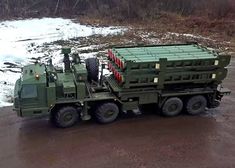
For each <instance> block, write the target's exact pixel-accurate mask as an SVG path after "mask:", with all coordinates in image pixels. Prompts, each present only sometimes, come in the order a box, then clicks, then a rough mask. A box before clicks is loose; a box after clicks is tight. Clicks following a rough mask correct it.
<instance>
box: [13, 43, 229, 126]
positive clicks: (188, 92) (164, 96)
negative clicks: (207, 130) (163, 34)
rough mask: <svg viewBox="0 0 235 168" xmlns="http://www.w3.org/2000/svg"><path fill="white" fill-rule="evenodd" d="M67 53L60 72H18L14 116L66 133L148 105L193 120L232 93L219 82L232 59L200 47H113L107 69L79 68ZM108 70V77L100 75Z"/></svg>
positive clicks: (41, 68) (91, 63)
mask: <svg viewBox="0 0 235 168" xmlns="http://www.w3.org/2000/svg"><path fill="white" fill-rule="evenodd" d="M70 52H71V50H70V48H63V49H62V54H64V69H58V68H55V67H54V66H53V65H52V62H50V63H48V65H45V64H40V63H35V64H31V65H27V66H25V67H23V68H22V75H21V78H20V79H18V80H17V82H16V84H15V91H14V94H15V95H14V110H15V111H16V112H17V114H18V116H20V117H31V116H42V115H47V116H50V120H51V122H52V123H53V124H55V125H56V126H58V127H62V128H66V127H70V126H72V125H74V124H75V123H76V122H77V121H78V120H79V119H80V120H89V119H90V118H91V116H92V117H94V118H95V119H96V120H97V121H98V122H100V123H110V122H113V121H114V120H116V118H117V117H118V115H119V113H120V112H129V111H134V112H138V111H139V109H140V107H141V106H144V105H150V104H155V105H156V110H160V111H161V113H162V114H163V115H165V116H170V117H171V116H176V115H178V114H180V113H181V112H182V111H185V112H187V113H188V114H191V115H196V114H199V113H201V112H203V111H204V110H205V109H206V108H215V107H217V106H218V105H219V102H220V101H221V98H222V97H223V96H224V95H225V94H229V93H230V91H229V90H228V89H225V88H223V87H222V86H221V83H222V80H223V79H225V77H226V75H227V69H226V67H227V66H228V65H229V62H230V59H231V57H230V56H229V55H220V54H218V53H216V52H214V51H210V50H208V49H207V48H205V47H202V46H200V45H198V44H194V43H191V44H173V45H154V46H131V47H114V48H112V49H110V50H108V52H107V57H108V65H107V64H106V65H105V64H102V65H101V66H99V61H98V59H97V58H88V59H86V60H85V62H84V63H82V61H81V59H80V57H79V56H78V54H71V53H70ZM70 56H71V57H72V59H70ZM106 67H107V68H108V69H109V71H110V72H111V75H108V76H105V75H103V69H104V68H106ZM99 74H100V77H99Z"/></svg>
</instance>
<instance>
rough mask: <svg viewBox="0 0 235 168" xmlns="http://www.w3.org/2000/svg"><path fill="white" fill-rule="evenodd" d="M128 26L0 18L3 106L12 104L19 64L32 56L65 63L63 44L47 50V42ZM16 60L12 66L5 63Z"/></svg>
mask: <svg viewBox="0 0 235 168" xmlns="http://www.w3.org/2000/svg"><path fill="white" fill-rule="evenodd" d="M125 30H126V29H125V28H123V27H113V26H110V27H92V26H87V25H81V24H79V23H75V22H73V21H72V20H70V19H62V18H42V19H27V20H16V21H4V22H0V46H1V48H0V75H1V78H0V107H1V106H5V105H11V103H8V102H10V97H11V96H12V94H13V88H14V83H15V81H16V80H17V79H18V78H19V77H20V74H19V73H14V72H11V71H13V70H14V71H20V67H22V66H24V65H25V64H28V63H29V62H30V61H32V59H31V58H38V57H40V58H42V59H41V61H44V62H45V61H47V60H48V58H52V60H53V64H55V65H57V66H62V63H63V56H62V55H61V46H59V45H48V46H49V52H47V53H45V50H44V46H43V44H44V43H51V42H54V41H58V40H69V39H71V38H78V37H89V36H92V35H102V36H106V35H110V34H112V35H117V34H121V33H123V32H124V31H125ZM93 48H96V46H87V47H82V48H80V49H79V50H80V51H82V50H89V49H93ZM96 54H97V53H86V54H81V56H82V57H83V58H86V57H91V56H95V55H96ZM6 62H8V63H13V64H16V65H17V66H16V67H10V66H8V65H6V64H4V63H6Z"/></svg>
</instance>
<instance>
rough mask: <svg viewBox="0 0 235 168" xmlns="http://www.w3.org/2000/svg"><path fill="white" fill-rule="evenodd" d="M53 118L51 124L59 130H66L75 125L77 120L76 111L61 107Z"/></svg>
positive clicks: (69, 107) (72, 108)
mask: <svg viewBox="0 0 235 168" xmlns="http://www.w3.org/2000/svg"><path fill="white" fill-rule="evenodd" d="M52 118H53V123H54V124H55V126H57V127H59V128H68V127H71V126H73V125H74V124H76V122H77V121H78V118H79V114H78V111H77V110H76V109H75V108H74V107H72V106H67V107H62V108H60V109H59V110H58V111H57V112H55V114H54V116H53V117H52Z"/></svg>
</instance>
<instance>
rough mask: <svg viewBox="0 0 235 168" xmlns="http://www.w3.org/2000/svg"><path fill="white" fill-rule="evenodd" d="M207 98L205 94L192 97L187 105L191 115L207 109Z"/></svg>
mask: <svg viewBox="0 0 235 168" xmlns="http://www.w3.org/2000/svg"><path fill="white" fill-rule="evenodd" d="M206 106H207V100H206V98H205V97H204V96H193V97H191V98H190V99H189V100H188V102H187V105H186V110H187V113H188V114H190V115H197V114H199V113H202V112H204V111H205V109H206Z"/></svg>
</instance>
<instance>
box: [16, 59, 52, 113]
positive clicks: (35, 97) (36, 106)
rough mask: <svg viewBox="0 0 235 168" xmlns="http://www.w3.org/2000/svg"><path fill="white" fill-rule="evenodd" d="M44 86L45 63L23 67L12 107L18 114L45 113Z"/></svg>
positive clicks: (45, 80) (45, 84)
mask: <svg viewBox="0 0 235 168" xmlns="http://www.w3.org/2000/svg"><path fill="white" fill-rule="evenodd" d="M46 86H47V79H46V67H45V65H43V64H39V63H35V64H31V65H27V66H25V67H23V69H22V75H21V77H20V79H18V80H17V81H16V84H15V91H14V108H15V110H16V111H17V114H18V115H19V116H21V117H24V116H31V115H32V114H35V115H37V114H40V115H41V114H43V113H47V110H48V107H47V98H46Z"/></svg>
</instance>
